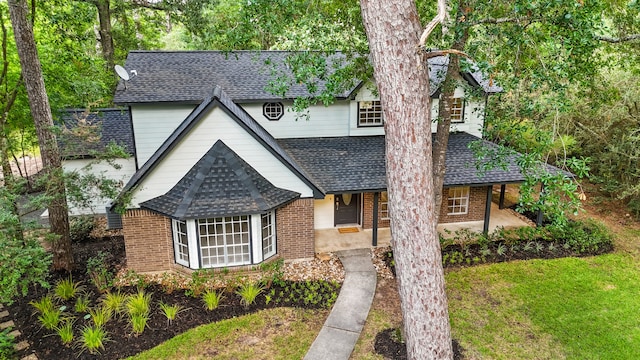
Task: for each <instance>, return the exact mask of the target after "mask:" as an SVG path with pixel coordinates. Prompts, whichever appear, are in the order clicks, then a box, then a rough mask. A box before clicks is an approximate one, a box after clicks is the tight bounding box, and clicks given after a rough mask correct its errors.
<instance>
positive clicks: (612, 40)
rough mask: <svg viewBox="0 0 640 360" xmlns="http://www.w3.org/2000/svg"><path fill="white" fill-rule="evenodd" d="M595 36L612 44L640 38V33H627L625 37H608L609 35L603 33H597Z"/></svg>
mask: <svg viewBox="0 0 640 360" xmlns="http://www.w3.org/2000/svg"><path fill="white" fill-rule="evenodd" d="M594 38H595V39H596V40H600V41H604V42H608V43H611V44H619V43H622V42H627V41H634V40H640V34H632V35H627V36H623V37H619V38H613V37H608V36H603V35H596V36H594Z"/></svg>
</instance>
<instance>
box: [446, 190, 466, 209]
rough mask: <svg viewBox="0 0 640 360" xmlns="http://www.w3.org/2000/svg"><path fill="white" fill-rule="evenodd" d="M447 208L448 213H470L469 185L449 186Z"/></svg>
mask: <svg viewBox="0 0 640 360" xmlns="http://www.w3.org/2000/svg"><path fill="white" fill-rule="evenodd" d="M447 209H448V211H447V215H464V214H467V213H469V187H468V186H465V187H454V188H449V198H448V199H447Z"/></svg>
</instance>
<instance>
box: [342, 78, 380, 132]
mask: <svg viewBox="0 0 640 360" xmlns="http://www.w3.org/2000/svg"><path fill="white" fill-rule="evenodd" d="M373 89H375V84H374V83H373V82H371V81H368V82H367V83H365V84H364V85H363V86H362V87H361V88H360V90H359V91H358V93H357V94H356V97H355V99H354V100H353V101H351V104H349V135H350V136H371V135H384V126H369V127H358V102H359V101H373V100H380V97H379V96H378V95H376V94H374V93H373Z"/></svg>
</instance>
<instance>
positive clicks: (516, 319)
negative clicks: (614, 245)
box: [446, 253, 640, 359]
mask: <svg viewBox="0 0 640 360" xmlns="http://www.w3.org/2000/svg"><path fill="white" fill-rule="evenodd" d="M446 279H447V290H448V296H449V309H450V316H451V324H452V332H453V336H454V338H456V339H458V340H459V341H460V343H461V345H462V346H463V347H464V348H465V349H467V356H468V357H469V358H478V357H480V358H489V359H563V358H566V359H639V358H640V346H639V344H640V317H639V316H638V313H639V312H640V296H639V295H640V276H639V272H638V265H637V262H636V260H635V259H634V258H633V257H632V256H630V255H626V254H620V253H617V254H608V255H601V256H597V257H590V258H564V259H556V260H531V261H516V262H511V263H502V264H493V265H486V266H476V267H469V268H461V269H456V270H453V271H449V272H448V274H447V275H446Z"/></svg>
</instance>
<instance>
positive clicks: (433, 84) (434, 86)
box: [429, 55, 502, 95]
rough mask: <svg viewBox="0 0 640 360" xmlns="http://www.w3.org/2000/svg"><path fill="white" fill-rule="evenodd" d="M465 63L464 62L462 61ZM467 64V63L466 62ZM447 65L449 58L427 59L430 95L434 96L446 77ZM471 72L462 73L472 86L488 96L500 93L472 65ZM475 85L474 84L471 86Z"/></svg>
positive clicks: (499, 88)
mask: <svg viewBox="0 0 640 360" xmlns="http://www.w3.org/2000/svg"><path fill="white" fill-rule="evenodd" d="M463 61H465V60H463ZM467 62H468V61H467ZM448 65H449V56H448V55H447V56H436V57H433V58H430V59H429V82H430V84H429V89H430V91H431V94H430V95H433V94H435V93H436V92H437V91H438V90H439V88H440V84H441V83H442V81H444V78H445V76H446V75H447V66H448ZM469 66H470V67H471V69H473V71H471V72H468V73H464V74H463V75H466V76H467V79H469V78H470V81H471V82H472V85H476V84H477V85H478V86H481V87H482V90H484V92H486V93H488V94H493V93H498V92H501V91H502V88H501V87H500V86H498V85H496V84H495V82H493V81H492V80H490V79H488V78H486V77H485V76H484V74H483V73H482V72H481V71H480V70H479V69H478V67H477V66H475V65H474V64H470V65H469ZM473 83H475V84H473Z"/></svg>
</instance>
